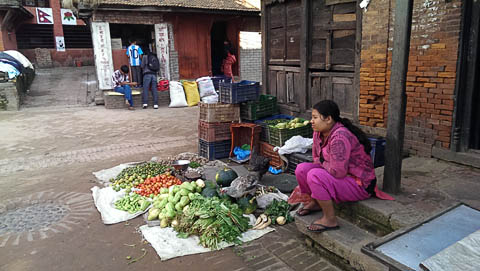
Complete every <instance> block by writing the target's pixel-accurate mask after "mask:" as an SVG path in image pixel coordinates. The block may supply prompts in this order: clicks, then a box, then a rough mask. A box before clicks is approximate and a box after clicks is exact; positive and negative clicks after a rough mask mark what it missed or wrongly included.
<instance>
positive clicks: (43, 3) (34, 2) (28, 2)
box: [22, 0, 50, 8]
mask: <svg viewBox="0 0 480 271" xmlns="http://www.w3.org/2000/svg"><path fill="white" fill-rule="evenodd" d="M22 3H23V5H24V6H28V7H39V8H49V7H50V2H49V0H23V1H22Z"/></svg>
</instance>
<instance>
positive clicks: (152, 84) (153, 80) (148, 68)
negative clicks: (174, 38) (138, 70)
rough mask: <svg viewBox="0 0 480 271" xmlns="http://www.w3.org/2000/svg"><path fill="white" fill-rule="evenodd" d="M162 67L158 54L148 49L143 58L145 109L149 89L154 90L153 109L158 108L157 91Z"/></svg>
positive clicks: (143, 98)
mask: <svg viewBox="0 0 480 271" xmlns="http://www.w3.org/2000/svg"><path fill="white" fill-rule="evenodd" d="M159 69H160V63H159V62H158V58H157V56H156V55H155V54H154V53H152V52H150V51H149V50H147V55H145V56H143V59H142V70H143V93H142V101H143V109H146V108H147V106H148V91H149V90H151V91H152V96H153V109H158V92H157V72H158V70H159Z"/></svg>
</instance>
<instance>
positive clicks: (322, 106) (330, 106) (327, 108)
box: [313, 100, 372, 155]
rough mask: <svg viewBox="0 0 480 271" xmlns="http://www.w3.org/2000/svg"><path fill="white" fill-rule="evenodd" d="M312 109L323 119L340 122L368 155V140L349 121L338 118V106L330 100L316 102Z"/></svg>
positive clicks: (369, 147)
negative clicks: (327, 118) (328, 118)
mask: <svg viewBox="0 0 480 271" xmlns="http://www.w3.org/2000/svg"><path fill="white" fill-rule="evenodd" d="M313 109H315V110H317V111H318V113H320V114H321V115H322V116H324V117H328V116H331V117H332V119H333V120H334V121H336V122H340V123H341V124H343V126H345V127H346V128H347V129H348V130H350V132H352V134H354V135H355V136H356V137H357V139H358V141H359V142H360V144H362V145H363V148H364V149H365V152H366V153H367V154H369V155H370V151H371V150H372V145H371V143H370V140H368V137H367V135H366V134H365V133H364V132H363V131H362V130H361V129H360V128H358V127H357V126H355V125H353V124H352V122H351V121H350V120H349V119H346V118H341V117H340V109H339V108H338V105H337V104H336V103H335V102H334V101H332V100H323V101H320V102H318V103H317V104H316V105H314V106H313Z"/></svg>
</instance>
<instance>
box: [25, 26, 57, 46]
mask: <svg viewBox="0 0 480 271" xmlns="http://www.w3.org/2000/svg"><path fill="white" fill-rule="evenodd" d="M16 36H17V45H18V49H34V48H55V41H54V38H53V24H24V25H22V26H20V28H19V29H18V30H17V32H16Z"/></svg>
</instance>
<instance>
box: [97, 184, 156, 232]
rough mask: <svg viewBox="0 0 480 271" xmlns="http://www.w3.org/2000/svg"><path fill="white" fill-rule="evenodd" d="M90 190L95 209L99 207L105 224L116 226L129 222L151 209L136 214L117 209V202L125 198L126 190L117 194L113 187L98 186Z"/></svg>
mask: <svg viewBox="0 0 480 271" xmlns="http://www.w3.org/2000/svg"><path fill="white" fill-rule="evenodd" d="M90 190H92V196H93V201H94V203H95V207H97V210H98V211H99V212H100V214H101V216H102V221H103V224H115V223H119V222H123V221H127V220H130V219H132V218H135V217H137V216H139V215H141V214H143V213H145V212H147V210H148V209H149V208H147V210H145V211H140V212H136V213H134V214H130V213H129V212H126V211H122V210H118V209H116V208H115V202H116V201H117V200H119V199H121V198H123V197H124V196H125V190H124V189H122V190H120V191H118V192H116V191H115V190H113V189H112V187H105V188H99V187H98V186H95V187H92V189H90Z"/></svg>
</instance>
